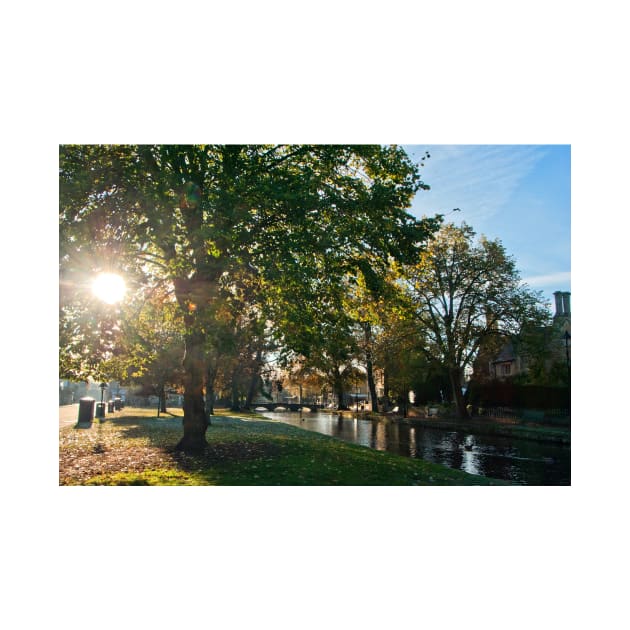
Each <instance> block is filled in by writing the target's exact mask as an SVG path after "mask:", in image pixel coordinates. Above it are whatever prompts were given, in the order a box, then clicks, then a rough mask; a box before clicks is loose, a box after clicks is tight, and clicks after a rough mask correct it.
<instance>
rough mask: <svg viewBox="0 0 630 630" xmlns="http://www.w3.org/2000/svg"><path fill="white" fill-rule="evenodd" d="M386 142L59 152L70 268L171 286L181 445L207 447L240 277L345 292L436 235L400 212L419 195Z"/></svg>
mask: <svg viewBox="0 0 630 630" xmlns="http://www.w3.org/2000/svg"><path fill="white" fill-rule="evenodd" d="M423 186H424V184H423V183H422V181H421V180H420V177H419V173H418V170H417V167H416V166H415V165H414V164H413V163H412V162H411V160H410V159H409V158H408V156H407V155H406V154H405V153H404V151H403V150H402V149H400V148H397V147H383V146H342V145H334V146H317V145H314V146H313V145H298V146H291V145H265V146H260V145H256V146H232V145H228V146H225V145H220V146H209V145H194V146H191V145H124V146H117V145H113V146H102V145H88V146H85V145H82V146H62V147H61V148H60V223H61V239H62V243H63V247H62V250H61V254H62V259H61V267H62V280H63V273H64V266H72V265H76V261H77V257H78V256H79V255H80V254H81V253H85V251H86V248H89V250H90V251H91V252H92V253H93V254H94V258H93V259H92V260H90V261H88V266H91V268H89V269H85V271H86V273H90V272H92V271H94V270H96V268H97V267H101V268H102V267H106V268H108V269H110V270H117V271H121V270H122V271H124V268H125V266H127V265H129V266H131V267H134V268H136V269H141V270H142V273H143V274H145V275H146V276H147V277H150V276H153V278H154V279H156V280H160V281H162V282H165V283H167V284H169V285H170V286H172V288H173V291H174V295H175V297H176V300H177V303H178V305H179V308H180V310H181V313H182V316H183V320H184V327H185V332H184V341H185V348H186V350H185V356H184V360H183V368H184V419H183V428H184V435H183V437H182V439H181V441H180V442H179V444H178V447H179V448H181V449H183V450H186V451H198V450H200V449H203V448H204V447H205V444H206V442H205V434H206V429H207V427H208V417H207V413H206V410H205V408H204V400H203V388H204V379H205V375H206V362H205V343H206V338H207V336H208V334H209V331H210V330H211V328H212V317H211V316H209V313H210V314H211V313H212V310H213V308H214V304H215V302H216V300H217V299H220V293H221V287H222V286H223V287H225V286H229V285H230V283H231V282H232V279H233V278H234V277H236V276H237V275H238V274H239V273H242V271H243V269H246V270H247V272H248V273H252V274H256V276H257V277H258V278H259V279H260V282H261V287H262V289H261V290H264V291H265V292H266V293H267V295H270V294H271V293H273V290H274V289H277V290H279V291H280V292H281V293H283V294H284V295H285V296H286V294H287V292H290V291H291V288H292V287H295V286H300V285H309V287H310V288H311V290H316V289H315V288H316V285H317V284H318V283H319V282H320V281H321V280H322V278H324V277H327V281H330V278H331V277H334V278H335V279H336V280H337V281H338V282H340V283H341V281H342V279H343V277H344V275H345V274H346V273H347V271H348V269H351V268H353V267H356V266H357V265H358V264H359V263H360V261H361V260H363V258H364V256H365V255H366V254H367V253H369V255H370V256H371V257H375V256H376V257H379V258H383V259H384V258H386V257H388V256H391V255H393V256H401V255H403V254H404V255H408V254H409V253H410V252H411V251H412V250H413V249H414V248H415V247H416V246H417V245H418V244H420V243H422V242H423V241H424V239H425V238H426V236H427V234H428V232H429V231H430V229H431V228H432V227H433V224H432V223H431V222H430V221H426V220H424V221H419V220H416V219H414V218H413V217H412V216H411V215H409V214H408V213H407V212H406V208H407V207H408V206H409V204H410V200H411V198H412V196H413V195H414V194H415V192H416V191H417V190H418V189H419V188H421V187H423Z"/></svg>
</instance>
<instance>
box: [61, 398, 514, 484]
mask: <svg viewBox="0 0 630 630" xmlns="http://www.w3.org/2000/svg"><path fill="white" fill-rule="evenodd" d="M181 416H182V411H181V409H169V413H168V414H167V415H163V414H162V415H161V417H160V418H156V416H155V410H152V409H140V408H125V409H123V410H122V411H120V412H116V413H115V414H110V415H108V416H107V417H106V419H105V421H104V422H96V421H95V422H94V423H93V424H92V425H91V426H90V427H89V428H77V427H76V426H67V427H61V428H60V430H59V483H60V485H286V486H291V485H312V486H326V485H340V486H342V485H347V486H365V485H384V486H389V485H508V484H506V483H505V482H502V481H499V480H495V479H489V478H486V477H481V476H478V475H470V474H467V473H465V472H462V471H458V470H453V469H451V468H448V467H446V466H441V465H439V464H433V463H430V462H426V461H423V460H419V459H411V458H407V457H401V456H399V455H394V454H392V453H387V452H383V451H377V450H373V449H370V448H366V447H362V446H357V445H354V444H349V443H347V442H343V441H341V440H338V439H335V438H331V437H329V436H325V435H321V434H318V433H314V432H309V431H305V430H303V429H300V428H297V427H293V426H289V425H287V424H283V423H278V422H270V421H267V420H266V419H263V418H262V416H259V415H258V414H254V413H239V414H229V412H226V411H221V410H219V412H218V415H215V416H213V417H212V425H211V426H210V427H209V428H208V432H207V435H206V437H207V440H208V449H207V452H206V453H205V454H204V455H201V456H188V455H184V454H182V453H177V452H175V451H174V446H175V444H177V442H178V440H179V438H180V437H181V432H182V428H181Z"/></svg>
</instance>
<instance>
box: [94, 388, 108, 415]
mask: <svg viewBox="0 0 630 630" xmlns="http://www.w3.org/2000/svg"><path fill="white" fill-rule="evenodd" d="M99 387H100V388H101V402H100V403H99V404H98V405H97V406H96V415H97V416H98V417H99V418H104V417H105V403H104V402H103V396H104V395H105V390H106V389H107V383H101V384H100V385H99Z"/></svg>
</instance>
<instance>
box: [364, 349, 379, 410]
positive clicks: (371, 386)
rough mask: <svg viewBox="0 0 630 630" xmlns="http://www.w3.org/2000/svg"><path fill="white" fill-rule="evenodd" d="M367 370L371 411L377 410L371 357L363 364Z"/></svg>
mask: <svg viewBox="0 0 630 630" xmlns="http://www.w3.org/2000/svg"><path fill="white" fill-rule="evenodd" d="M365 370H366V372H367V382H368V389H369V390H370V399H371V402H372V411H376V412H378V397H377V395H376V383H375V382H374V369H373V367H372V359H371V357H370V358H368V360H367V361H366V365H365Z"/></svg>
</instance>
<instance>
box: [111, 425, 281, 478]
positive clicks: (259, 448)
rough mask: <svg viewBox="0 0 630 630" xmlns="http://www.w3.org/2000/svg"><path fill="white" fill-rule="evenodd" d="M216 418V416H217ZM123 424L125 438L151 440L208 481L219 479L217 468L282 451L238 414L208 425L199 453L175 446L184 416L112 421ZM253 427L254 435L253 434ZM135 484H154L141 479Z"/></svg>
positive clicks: (174, 461) (180, 465) (188, 470)
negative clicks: (176, 448)
mask: <svg viewBox="0 0 630 630" xmlns="http://www.w3.org/2000/svg"><path fill="white" fill-rule="evenodd" d="M213 420H215V418H214V417H213ZM112 424H113V425H115V426H116V427H118V428H119V435H120V436H121V437H122V438H124V439H129V440H141V441H148V442H149V444H150V445H151V446H152V447H153V448H156V449H158V450H159V451H161V453H163V454H164V455H165V456H166V457H167V458H168V460H169V461H170V462H171V463H172V465H173V466H174V467H175V468H176V469H178V470H180V471H183V472H186V473H194V474H195V475H196V476H198V477H200V478H201V479H203V480H204V481H206V482H208V483H213V482H216V473H215V471H216V469H217V468H226V467H230V466H231V465H235V464H241V463H243V462H252V461H254V460H257V459H263V458H270V457H271V458H273V457H276V456H278V455H280V454H281V452H282V448H281V446H280V445H278V444H276V443H274V442H273V441H270V440H268V439H267V440H265V439H260V437H259V439H256V434H257V433H259V431H260V429H259V430H258V431H256V428H255V427H254V426H253V425H252V423H249V422H243V421H240V420H237V419H234V418H224V417H223V418H220V419H218V418H217V419H216V421H215V422H214V423H213V425H211V426H210V427H209V428H208V432H207V434H206V439H207V442H208V445H207V447H206V449H205V451H204V452H203V453H201V454H197V455H188V454H186V453H182V452H180V451H176V450H175V446H176V444H177V443H178V442H179V440H180V439H181V437H182V424H181V417H180V416H173V417H172V418H167V419H162V418H146V417H126V418H116V419H114V420H113V422H112ZM252 429H254V431H253V435H252V431H251V430H252ZM137 481H138V483H137V484H134V485H150V483H148V482H146V481H145V482H143V481H142V478H138V479H137Z"/></svg>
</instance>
